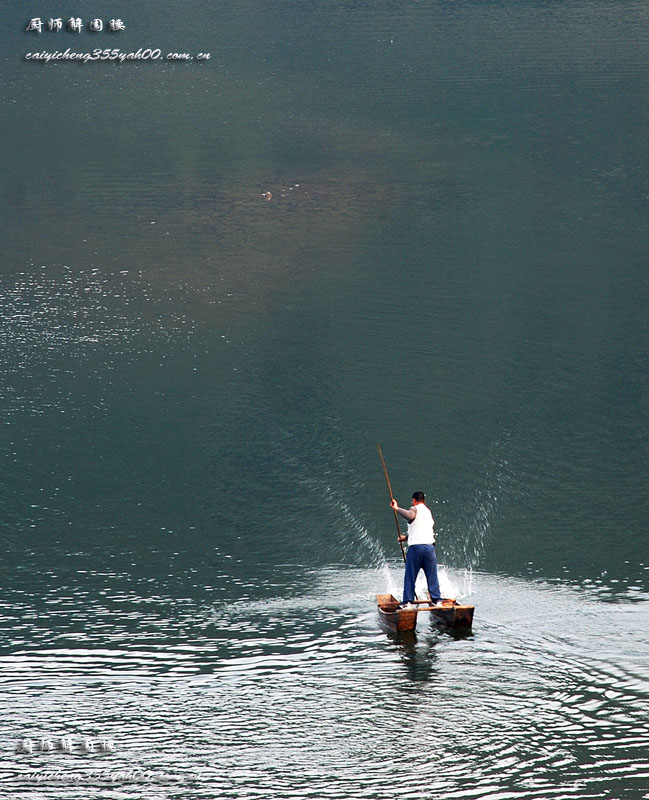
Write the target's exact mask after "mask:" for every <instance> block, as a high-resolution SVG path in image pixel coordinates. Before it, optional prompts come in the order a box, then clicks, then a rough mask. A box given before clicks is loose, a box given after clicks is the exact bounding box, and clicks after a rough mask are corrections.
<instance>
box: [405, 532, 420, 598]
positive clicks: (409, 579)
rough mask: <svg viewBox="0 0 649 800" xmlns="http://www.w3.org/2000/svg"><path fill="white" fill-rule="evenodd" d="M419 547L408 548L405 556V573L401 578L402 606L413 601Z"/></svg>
mask: <svg viewBox="0 0 649 800" xmlns="http://www.w3.org/2000/svg"><path fill="white" fill-rule="evenodd" d="M419 548H420V545H416V544H415V545H413V546H412V547H409V548H408V554H407V555H406V573H405V575H404V577H403V604H404V605H405V604H406V603H412V601H413V600H414V599H415V581H416V580H417V574H418V573H419V570H420V568H421V567H420V554H419Z"/></svg>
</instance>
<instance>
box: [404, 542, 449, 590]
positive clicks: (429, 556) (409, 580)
mask: <svg viewBox="0 0 649 800" xmlns="http://www.w3.org/2000/svg"><path fill="white" fill-rule="evenodd" d="M420 569H423V571H424V575H425V576H426V580H427V581H428V592H429V593H430V599H431V600H432V601H433V603H437V602H438V601H439V600H441V597H440V594H439V580H438V579H437V556H436V555H435V545H433V544H413V545H411V546H410V547H409V548H408V555H407V556H406V574H405V577H404V580H403V602H404V604H405V603H412V601H413V600H414V599H415V581H416V580H417V575H419V570H420Z"/></svg>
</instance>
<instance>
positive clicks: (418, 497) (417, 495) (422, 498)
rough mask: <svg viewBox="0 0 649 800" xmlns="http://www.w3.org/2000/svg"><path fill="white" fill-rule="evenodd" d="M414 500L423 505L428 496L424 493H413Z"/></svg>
mask: <svg viewBox="0 0 649 800" xmlns="http://www.w3.org/2000/svg"><path fill="white" fill-rule="evenodd" d="M412 499H413V500H416V501H417V502H418V503H423V502H424V501H425V500H426V495H425V494H424V493H423V492H413V493H412Z"/></svg>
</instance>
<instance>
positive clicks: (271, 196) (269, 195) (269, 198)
mask: <svg viewBox="0 0 649 800" xmlns="http://www.w3.org/2000/svg"><path fill="white" fill-rule="evenodd" d="M262 197H263V198H264V200H272V199H273V195H272V194H271V193H270V192H264V193H263V194H262Z"/></svg>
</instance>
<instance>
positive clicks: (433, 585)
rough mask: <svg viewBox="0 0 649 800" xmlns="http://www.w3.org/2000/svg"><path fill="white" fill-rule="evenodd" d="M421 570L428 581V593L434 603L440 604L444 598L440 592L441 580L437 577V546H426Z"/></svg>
mask: <svg viewBox="0 0 649 800" xmlns="http://www.w3.org/2000/svg"><path fill="white" fill-rule="evenodd" d="M422 549H424V553H423V554H422V555H423V558H422V560H421V561H422V563H421V568H422V569H423V570H424V575H425V576H426V580H427V581H428V593H429V594H430V599H431V600H432V602H433V603H438V602H439V601H440V600H441V599H442V597H441V595H440V592H439V578H438V577H437V555H436V554H435V545H425V546H424V547H423V548H422Z"/></svg>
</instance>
